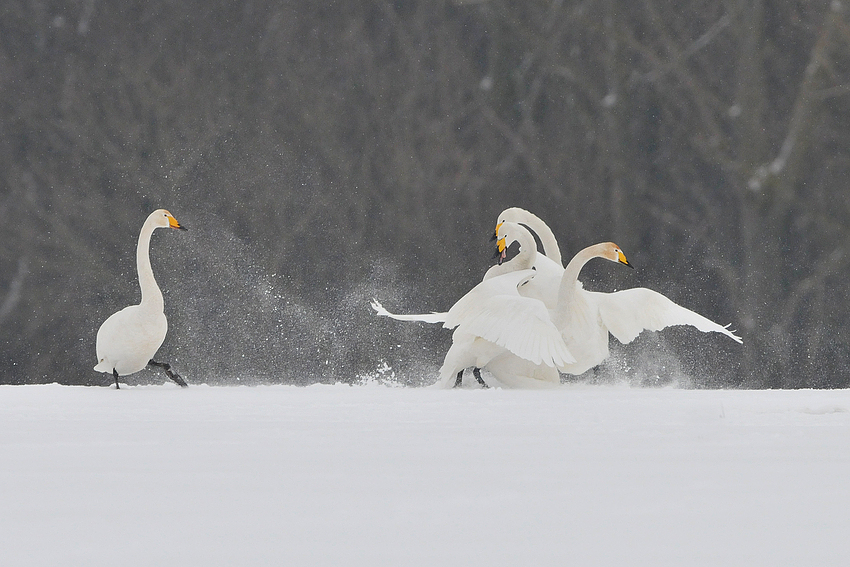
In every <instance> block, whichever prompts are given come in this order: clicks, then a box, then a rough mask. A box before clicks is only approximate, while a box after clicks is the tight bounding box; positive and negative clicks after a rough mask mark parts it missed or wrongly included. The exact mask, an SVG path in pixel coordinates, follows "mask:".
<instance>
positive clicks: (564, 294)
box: [558, 244, 605, 308]
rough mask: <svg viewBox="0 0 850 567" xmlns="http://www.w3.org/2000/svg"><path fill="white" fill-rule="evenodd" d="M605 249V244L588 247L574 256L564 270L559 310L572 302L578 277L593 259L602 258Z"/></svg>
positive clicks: (559, 293)
mask: <svg viewBox="0 0 850 567" xmlns="http://www.w3.org/2000/svg"><path fill="white" fill-rule="evenodd" d="M604 247H605V245H604V244H594V245H593V246H588V247H587V248H585V249H584V250H582V251H581V252H579V253H578V254H576V255H575V256H573V259H572V260H570V263H569V264H567V267H566V269H565V270H564V275H563V276H562V277H561V287H560V289H559V291H558V307H559V308H560V307H561V306H564V305H565V304H567V303H569V302H570V301H571V300H572V298H573V296H574V295H575V293H576V282H577V281H578V275H579V273H580V272H581V269H582V268H583V267H584V265H585V264H587V263H588V262H589V261H590V260H591V259H593V258H597V257H600V256H602V250H603V249H604Z"/></svg>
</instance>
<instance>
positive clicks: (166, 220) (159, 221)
mask: <svg viewBox="0 0 850 567" xmlns="http://www.w3.org/2000/svg"><path fill="white" fill-rule="evenodd" d="M149 219H150V220H151V222H152V223H153V225H154V226H155V227H156V228H176V229H177V230H188V229H187V228H186V227H185V226H183V225H181V224H180V223H179V222H177V219H176V218H174V215H172V214H171V213H169V212H168V211H166V210H165V209H157V210H156V211H154V212H152V213H151V215H150V217H149Z"/></svg>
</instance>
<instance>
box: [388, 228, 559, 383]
mask: <svg viewBox="0 0 850 567" xmlns="http://www.w3.org/2000/svg"><path fill="white" fill-rule="evenodd" d="M510 242H511V245H513V243H514V242H516V243H517V244H518V247H519V250H520V252H519V254H517V256H516V257H515V258H513V259H511V260H509V261H507V262H502V258H503V257H504V253H505V251H506V249H507V248H508V246H509V245H508V244H507V241H506V239H505V238H504V237H502V238H500V239H499V241H498V243H497V246H498V248H497V253H498V254H499V255H500V261H499V264H497V265H496V266H493V267H492V268H490V270H488V271H487V274H486V275H485V276H484V280H483V281H482V282H481V283H480V284H478V285H477V286H475V287H474V288H473V289H472V290H470V291H469V292H468V293H467V294H466V295H464V296H463V297H462V298H461V299H460V300H458V302H457V303H455V304H454V305H453V306H452V308H451V309H450V310H449V311H447V312H445V313H430V314H419V315H395V314H393V313H390V312H388V311H387V310H386V309H384V308H383V306H381V304H380V303H378V302H377V301H374V300H373V302H372V307H373V309H375V311H376V312H377V313H378V315H383V316H386V317H391V318H394V319H398V320H402V321H425V322H429V323H438V322H443V323H444V325H443V326H444V327H446V328H455V327H457V329H456V331H455V333H454V334H453V336H452V346H451V348H450V349H449V351H448V352H447V353H446V357H445V360H444V363H443V366H442V367H441V369H440V380H439V384H440V385H442V386H446V387H451V386H453V385H459V384H460V383H461V381H462V376H463V370H464V369H465V368H468V367H470V366H472V367H474V368H475V370H473V374H475V376H476V379H478V381H479V382H481V383H484V384H485V385H501V386H508V387H540V386H552V385H557V384H560V376H559V374H558V371H557V368H556V367H557V366H562V365H564V364H569V363H570V362H572V361H574V358H573V356H572V355H571V354H570V353H569V351H568V349H566V348H564V345H563V344H562V340H561V339H560V336H559V332H558V330H557V329H556V328H555V327H554V325H553V324H552V322H551V320H550V315H549V311H548V308H547V305H546V303H545V302H544V301H543V300H542V299H541V298H540V297H539V295H540V290H539V289H537V288H536V287H535V286H534V283H535V282H536V280H537V278H538V277H539V276H540V275H541V274H540V273H539V271H538V270H535V269H533V268H535V267H536V265H537V264H538V261H539V259H540V257H541V256H540V255H539V254H538V253H537V252H536V245H535V241H534V238H533V237H532V235H531V233H530V232H529V231H528V230H526V229H522V230H521V231H518V232H517V233H516V240H510ZM545 260H546V262H548V263H549V264H551V265H552V266H553V268H550V273H551V270H552V269H554V270H556V272H555V275H554V279H555V287H554V290H553V291H550V292H549V295H550V296H552V297H555V298H556V297H557V291H558V288H557V284H558V283H559V282H560V273H562V272H563V268H558V266H557V265H556V264H554V263H552V262H551V261H550V260H548V259H545ZM550 279H551V277H550ZM518 290H522V292H520V291H518ZM553 302H554V300H553ZM532 330H533V332H532ZM536 333H541V334H543V335H544V337H538V336H536ZM485 367H486V368H487V370H488V371H489V372H490V373H491V374H492V375H493V377H494V378H495V381H496V383H495V384H486V383H485V381H484V380H483V379H482V378H481V375H480V374H479V373H478V372H477V369H479V368H485Z"/></svg>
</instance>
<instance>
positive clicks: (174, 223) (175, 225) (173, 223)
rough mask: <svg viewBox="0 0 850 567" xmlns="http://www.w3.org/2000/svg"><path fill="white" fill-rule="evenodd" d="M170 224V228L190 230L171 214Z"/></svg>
mask: <svg viewBox="0 0 850 567" xmlns="http://www.w3.org/2000/svg"><path fill="white" fill-rule="evenodd" d="M168 226H169V227H170V228H176V229H177V230H189V229H188V228H186V227H185V226H183V225H182V224H180V223H179V222H177V219H176V218H174V217H173V216H170V215H169V217H168Z"/></svg>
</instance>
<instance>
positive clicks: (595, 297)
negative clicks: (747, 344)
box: [583, 287, 743, 343]
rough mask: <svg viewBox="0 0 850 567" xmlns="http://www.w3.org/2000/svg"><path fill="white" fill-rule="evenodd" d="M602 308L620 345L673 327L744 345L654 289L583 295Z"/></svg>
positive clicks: (718, 326)
mask: <svg viewBox="0 0 850 567" xmlns="http://www.w3.org/2000/svg"><path fill="white" fill-rule="evenodd" d="M583 293H587V294H589V296H590V299H591V300H592V301H594V302H595V303H596V304H597V305H598V306H599V315H600V317H601V318H602V322H603V323H604V324H605V326H606V327H608V330H609V331H610V332H611V334H612V335H614V336H615V337H616V338H617V340H618V341H620V342H621V343H629V342H631V341H633V340H634V339H635V337H637V336H638V335H639V334H640V333H641V332H642V331H644V330H646V331H660V330H661V329H663V328H665V327H670V326H672V325H691V326H692V327H696V328H697V329H699V330H700V331H703V332H705V333H710V332H714V333H722V334H724V335H726V336H728V337H729V338H731V339H732V340H734V341H736V342H738V343H742V342H743V341H742V340H741V337H739V336H737V335H735V334H734V333H733V332H732V331H730V330H729V329H728V328H727V327H728V325H727V327H723V326H721V325H718V324H717V323H715V322H714V321H711V320H710V319H707V318H706V317H703V316H702V315H700V314H699V313H695V312H694V311H691V310H690V309H687V308H685V307H682V306H681V305H678V304H677V303H674V302H673V301H671V300H670V299H668V298H667V297H665V296H663V295H661V294H660V293H658V292H656V291H652V290H651V289H646V288H643V287H637V288H633V289H626V290H623V291H617V292H614V293H597V292H591V291H584V292H583Z"/></svg>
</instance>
